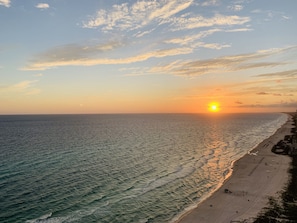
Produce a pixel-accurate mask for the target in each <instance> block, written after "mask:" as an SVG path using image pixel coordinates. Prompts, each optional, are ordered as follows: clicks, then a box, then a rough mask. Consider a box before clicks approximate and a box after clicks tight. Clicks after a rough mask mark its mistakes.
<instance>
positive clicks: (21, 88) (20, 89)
mask: <svg viewBox="0 0 297 223" xmlns="http://www.w3.org/2000/svg"><path fill="white" fill-rule="evenodd" d="M37 82H38V80H31V81H29V80H26V81H22V82H19V83H16V84H13V85H9V86H0V91H1V92H15V93H23V94H25V95H35V94H39V93H40V89H38V88H35V83H37Z"/></svg>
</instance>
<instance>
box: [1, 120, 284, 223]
mask: <svg viewBox="0 0 297 223" xmlns="http://www.w3.org/2000/svg"><path fill="white" fill-rule="evenodd" d="M286 120H287V116H286V115H284V114H237V115H212V116H206V115H194V114H154V115H41V116H36V115H35V116H0V198H1V199H0V222H65V223H66V222H108V223H110V222H121V223H122V222H158V223H160V222H170V221H172V220H173V219H174V218H176V217H177V216H178V215H180V214H181V213H183V212H184V211H185V210H186V209H189V208H191V207H193V206H195V205H196V204H197V203H198V202H199V201H201V200H202V199H204V198H205V197H206V196H208V195H209V194H211V193H212V192H213V191H214V190H215V189H216V188H217V186H218V185H220V183H222V182H223V180H224V179H225V178H226V176H228V174H229V173H230V168H231V164H232V163H233V162H234V161H235V160H237V159H239V158H240V157H242V156H243V155H244V154H246V153H247V151H249V150H251V149H252V148H254V147H255V146H256V145H257V144H258V143H260V142H261V141H263V140H264V139H265V138H267V137H269V136H270V135H272V134H273V133H274V132H275V131H276V129H277V128H279V127H280V126H281V125H282V124H283V123H284V122H285V121H286Z"/></svg>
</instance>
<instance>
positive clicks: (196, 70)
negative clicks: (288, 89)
mask: <svg viewBox="0 0 297 223" xmlns="http://www.w3.org/2000/svg"><path fill="white" fill-rule="evenodd" d="M291 49H292V47H288V48H280V49H269V50H261V51H258V52H255V53H249V54H238V55H231V56H224V57H219V58H214V59H207V60H194V61H176V62H173V63H170V64H167V65H162V66H156V67H153V68H152V69H151V72H157V73H166V74H173V75H178V76H199V75H203V74H208V73H216V72H219V73H223V72H231V71H239V70H248V69H253V68H262V67H274V66H279V65H283V64H285V63H283V62H257V61H258V60H262V59H265V58H268V57H270V56H273V55H277V54H280V53H284V52H286V51H289V50H291Z"/></svg>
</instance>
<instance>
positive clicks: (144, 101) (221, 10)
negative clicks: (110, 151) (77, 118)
mask: <svg viewBox="0 0 297 223" xmlns="http://www.w3.org/2000/svg"><path fill="white" fill-rule="evenodd" d="M296 15H297V1H295V0H282V1H281V0H270V1H267V0H266V1H264V0H234V1H224V0H209V1H194V0H160V1H132V0H130V1H119V0H118V1H103V0H99V1H91V0H88V1H78V0H71V1H70V0H52V1H35V0H34V1H31V0H26V1H16V0H0V21H1V22H0V24H1V25H0V27H1V37H0V103H1V105H0V114H23V113H25V114H27V113H34V114H35V113H42V114H44V113H130V112H132V113H134V112H136V113H137V112H145V113H146V112H205V111H207V105H208V104H209V103H211V102H214V101H215V102H217V103H219V104H220V106H221V111H222V112H267V111H268V112H270V111H271V112H274V111H294V110H296V108H297V100H296V98H297V97H296V95H297V90H296V89H297V88H296V86H297V80H296V79H297V62H296V58H297V39H296V37H297V29H296V24H297V21H296V20H297V18H296Z"/></svg>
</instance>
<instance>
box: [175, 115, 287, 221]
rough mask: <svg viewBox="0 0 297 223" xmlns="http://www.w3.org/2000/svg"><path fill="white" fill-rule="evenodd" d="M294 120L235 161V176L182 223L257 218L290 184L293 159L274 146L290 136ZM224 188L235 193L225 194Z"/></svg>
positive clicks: (188, 214) (233, 174) (185, 217)
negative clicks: (250, 153)
mask: <svg viewBox="0 0 297 223" xmlns="http://www.w3.org/2000/svg"><path fill="white" fill-rule="evenodd" d="M291 128H292V120H291V119H289V121H288V122H287V123H286V124H285V125H283V126H282V127H281V128H280V129H279V130H278V131H277V132H276V133H275V134H274V135H273V136H271V137H270V138H268V139H266V140H264V141H263V142H262V143H261V144H259V146H258V147H257V148H255V149H254V150H253V151H252V152H257V151H258V153H257V155H249V154H247V155H245V156H244V157H243V158H241V159H240V160H238V161H237V162H235V164H234V170H233V173H232V176H231V177H230V178H229V179H228V180H227V181H226V182H225V183H224V184H223V186H222V187H221V188H220V189H219V190H217V191H216V192H215V193H214V194H213V195H212V196H211V197H209V198H208V199H206V200H205V201H204V202H202V203H201V204H199V205H198V206H197V208H195V209H194V210H192V211H190V212H189V213H187V214H185V215H184V216H183V217H182V218H181V219H180V220H179V221H178V222H179V223H194V222H195V223H196V222H197V223H198V222H199V223H203V222H207V223H216V222H219V223H224V222H228V223H230V222H239V221H243V220H245V219H251V218H253V217H256V216H257V215H258V213H259V212H260V211H261V210H262V208H264V207H265V206H267V204H268V197H269V196H275V195H276V194H277V193H278V192H281V191H282V190H283V189H284V187H285V186H286V184H287V183H288V177H289V174H288V169H289V167H290V162H291V158H290V157H289V156H284V155H276V154H274V153H272V152H271V149H272V147H273V146H274V145H275V144H276V143H277V142H278V141H279V140H281V139H284V136H285V135H290V131H291ZM225 189H228V190H230V191H231V192H232V193H225Z"/></svg>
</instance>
